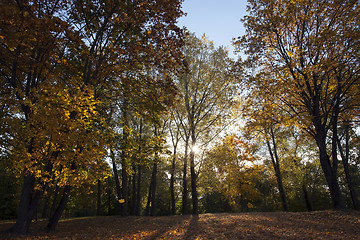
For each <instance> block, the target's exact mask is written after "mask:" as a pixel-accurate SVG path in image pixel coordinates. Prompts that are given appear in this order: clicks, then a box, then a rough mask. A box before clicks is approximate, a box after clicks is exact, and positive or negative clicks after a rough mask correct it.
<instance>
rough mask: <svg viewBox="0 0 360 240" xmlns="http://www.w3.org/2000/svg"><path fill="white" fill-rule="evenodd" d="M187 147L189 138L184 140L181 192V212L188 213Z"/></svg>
mask: <svg viewBox="0 0 360 240" xmlns="http://www.w3.org/2000/svg"><path fill="white" fill-rule="evenodd" d="M188 148H189V138H188V137H187V138H186V140H185V154H184V168H183V192H182V214H183V215H186V214H188V213H189V212H188V211H189V210H188V186H187V185H188V184H187V163H188V160H187V156H188Z"/></svg>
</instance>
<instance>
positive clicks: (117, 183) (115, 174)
mask: <svg viewBox="0 0 360 240" xmlns="http://www.w3.org/2000/svg"><path fill="white" fill-rule="evenodd" d="M110 152H111V161H112V167H113V173H114V180H115V189H116V196H117V201H116V205H117V210H118V214H119V215H121V212H120V209H121V203H120V202H119V201H120V199H121V188H120V182H119V175H118V170H117V167H116V162H115V155H114V152H113V150H112V149H111V150H110Z"/></svg>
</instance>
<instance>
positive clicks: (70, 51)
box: [0, 0, 182, 234]
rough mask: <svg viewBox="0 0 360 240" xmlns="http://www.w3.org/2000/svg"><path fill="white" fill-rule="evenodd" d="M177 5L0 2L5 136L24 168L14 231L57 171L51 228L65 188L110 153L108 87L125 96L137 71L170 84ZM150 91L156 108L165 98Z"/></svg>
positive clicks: (153, 83) (177, 41) (25, 224)
mask: <svg viewBox="0 0 360 240" xmlns="http://www.w3.org/2000/svg"><path fill="white" fill-rule="evenodd" d="M180 3H181V1H166V4H164V1H151V2H150V1H124V2H120V1H104V2H102V1H100V2H97V1H80V0H79V1H47V2H42V1H21V2H17V1H11V0H9V1H2V2H1V13H2V14H1V18H0V24H1V26H0V29H1V33H0V41H1V48H0V51H1V60H0V61H1V67H0V69H1V80H0V81H1V84H2V86H5V87H4V88H2V89H1V93H2V94H1V96H2V97H1V106H2V112H3V113H4V114H2V118H3V120H4V121H3V122H4V123H6V125H5V127H4V128H2V132H1V136H2V142H1V144H2V147H3V148H5V149H7V150H8V151H9V152H10V153H11V155H12V157H11V159H12V161H13V163H14V164H13V166H14V167H15V166H16V168H17V169H18V172H19V174H22V175H23V176H24V184H23V190H22V195H21V200H20V207H19V213H18V218H17V223H16V224H15V226H14V227H13V228H12V231H13V232H16V233H22V234H23V233H26V232H27V231H28V228H29V225H30V223H31V220H32V218H33V216H34V214H35V212H36V209H37V206H38V204H39V201H40V199H41V196H42V195H43V193H44V192H45V190H46V189H47V187H48V185H50V184H51V182H52V179H53V178H54V179H58V180H57V184H60V186H63V187H64V189H63V194H62V197H61V201H60V205H59V207H58V208H57V210H56V211H55V213H54V215H53V216H52V217H51V218H50V222H49V225H48V229H55V227H56V224H57V222H58V220H59V218H60V216H61V214H62V212H63V210H64V208H65V205H66V202H67V200H68V198H69V194H70V191H71V188H72V187H73V186H76V185H77V184H81V183H82V180H86V179H87V178H88V175H89V174H88V173H87V172H88V171H89V169H93V171H95V172H96V171H99V172H102V170H101V168H99V169H97V170H96V166H97V165H99V164H100V165H101V162H102V161H103V160H104V158H103V156H104V155H105V153H106V145H107V142H106V138H107V137H108V136H107V135H108V133H109V132H111V131H109V130H107V128H108V124H107V121H106V119H107V117H106V114H105V113H106V111H107V110H108V106H109V103H110V102H111V97H112V96H113V94H114V92H116V91H117V92H118V93H119V92H123V93H126V94H129V93H127V91H128V90H127V89H131V87H130V86H131V85H132V84H134V83H136V80H137V79H143V80H144V81H140V83H143V84H145V86H146V84H149V86H147V87H148V88H147V89H151V90H150V92H152V93H158V92H159V91H158V90H157V88H158V87H159V88H162V89H165V88H167V87H168V86H170V85H171V79H169V78H166V76H165V72H166V71H169V70H171V69H173V67H174V66H175V65H176V62H177V61H178V60H179V59H180V57H181V54H180V51H179V50H178V49H179V47H180V46H181V44H182V40H181V36H182V31H181V30H180V29H179V28H178V27H177V26H176V25H175V24H176V19H177V18H178V17H179V16H181V14H182V12H181V11H180ZM150 69H151V71H158V72H160V73H162V74H163V75H164V76H165V77H164V78H154V77H153V76H152V75H150V74H148V72H146V71H150ZM139 76H143V77H142V78H138V77H139ZM134 85H135V84H134ZM142 86H144V85H142ZM143 88H145V89H146V87H143ZM167 89H168V90H171V88H167ZM119 90H120V91H119ZM153 96H154V97H157V98H158V101H157V102H158V103H159V107H161V108H164V107H165V105H166V104H167V103H168V102H169V100H168V99H166V97H163V100H161V99H160V97H159V95H157V96H155V95H153ZM106 171H107V170H106ZM106 171H105V174H107V173H106Z"/></svg>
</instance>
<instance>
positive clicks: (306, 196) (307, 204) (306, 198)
mask: <svg viewBox="0 0 360 240" xmlns="http://www.w3.org/2000/svg"><path fill="white" fill-rule="evenodd" d="M302 189H303V193H304V199H305V205H306V209H307V210H308V211H309V212H311V211H313V208H312V205H311V201H310V198H309V194H308V191H307V190H306V187H305V184H303V185H302Z"/></svg>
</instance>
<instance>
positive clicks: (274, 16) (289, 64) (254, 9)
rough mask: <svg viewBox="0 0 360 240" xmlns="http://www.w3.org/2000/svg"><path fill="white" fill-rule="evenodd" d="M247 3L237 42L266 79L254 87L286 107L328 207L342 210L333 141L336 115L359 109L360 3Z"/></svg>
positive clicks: (308, 0) (336, 123)
mask: <svg viewBox="0 0 360 240" xmlns="http://www.w3.org/2000/svg"><path fill="white" fill-rule="evenodd" d="M249 3H250V5H249V11H250V16H247V17H245V18H244V22H245V26H246V28H247V34H246V36H244V37H242V38H241V39H239V41H238V42H237V44H238V46H239V47H240V48H242V49H244V50H245V51H246V53H247V54H249V55H250V58H249V59H248V60H249V63H250V64H252V65H253V66H255V65H257V66H256V67H257V68H258V69H257V70H258V71H261V70H263V71H264V72H268V73H269V74H270V75H271V77H270V78H266V80H265V81H261V80H259V81H258V82H257V83H256V84H258V85H261V86H263V88H264V89H268V91H269V92H271V93H272V94H273V95H275V96H276V98H277V99H278V100H279V101H280V102H282V103H283V104H284V105H286V111H287V112H288V113H290V115H291V116H292V117H293V118H294V119H296V121H297V122H298V124H299V126H301V127H302V128H303V129H304V130H305V131H307V132H308V134H310V135H311V136H312V137H313V139H314V140H315V142H316V144H317V146H318V151H319V159H320V163H321V167H322V170H323V173H324V175H325V178H326V181H327V185H328V187H329V190H330V196H331V199H332V203H333V208H334V209H342V208H345V203H344V201H343V198H342V194H341V191H340V187H339V183H338V179H337V175H338V158H337V147H336V145H337V144H336V139H337V134H338V133H337V128H338V120H339V117H340V116H341V115H342V114H343V113H344V110H345V109H350V108H351V109H356V108H357V105H358V103H356V102H354V101H353V97H354V96H355V95H357V94H358V93H357V90H356V89H357V87H356V86H358V84H359V65H358V62H359V59H358V57H359V44H358V42H359V28H358V26H359V16H358V14H357V12H358V10H359V2H358V1H345V0H344V1H326V2H323V1H312V0H311V1H310V0H304V1H296V2H294V1H290V2H288V1H272V0H259V1H258V0H251V1H249ZM334 46H336V48H334ZM345 103H346V104H345ZM329 139H330V142H331V146H329V147H330V148H331V154H330V155H329V154H328V151H327V148H328V142H329V141H328V140H329Z"/></svg>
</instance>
